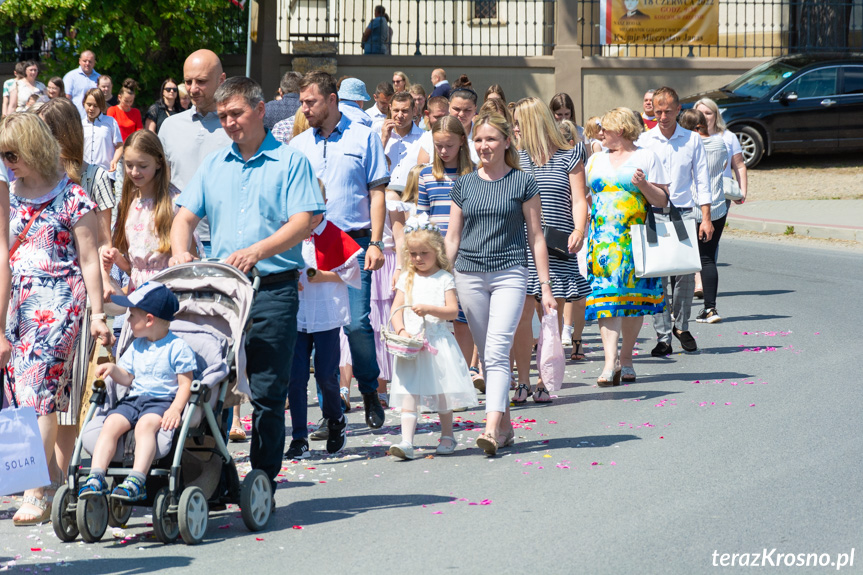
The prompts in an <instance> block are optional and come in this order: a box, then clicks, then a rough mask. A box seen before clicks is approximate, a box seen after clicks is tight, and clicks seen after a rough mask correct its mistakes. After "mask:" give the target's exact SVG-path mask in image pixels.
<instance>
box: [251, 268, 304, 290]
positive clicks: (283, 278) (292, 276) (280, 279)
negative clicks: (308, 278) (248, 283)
mask: <svg viewBox="0 0 863 575" xmlns="http://www.w3.org/2000/svg"><path fill="white" fill-rule="evenodd" d="M298 279H300V272H298V271H297V270H288V271H286V272H279V273H277V274H270V275H268V276H261V285H262V286H266V285H272V284H280V283H284V282H287V281H296V280H298Z"/></svg>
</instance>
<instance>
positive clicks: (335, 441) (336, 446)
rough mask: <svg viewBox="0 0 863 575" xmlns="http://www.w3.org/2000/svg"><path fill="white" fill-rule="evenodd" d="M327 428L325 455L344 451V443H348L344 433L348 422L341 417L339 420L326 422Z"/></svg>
mask: <svg viewBox="0 0 863 575" xmlns="http://www.w3.org/2000/svg"><path fill="white" fill-rule="evenodd" d="M327 427H328V428H329V430H330V433H329V437H327V453H338V452H339V451H341V450H342V449H344V447H345V443H347V441H348V435H347V433H346V432H347V429H348V421H347V420H346V419H345V416H344V415H343V416H341V417H340V418H339V419H329V420H327Z"/></svg>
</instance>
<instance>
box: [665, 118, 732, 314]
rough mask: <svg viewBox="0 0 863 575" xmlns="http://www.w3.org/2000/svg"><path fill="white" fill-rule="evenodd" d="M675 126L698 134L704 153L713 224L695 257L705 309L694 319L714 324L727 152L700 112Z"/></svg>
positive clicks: (725, 207) (724, 203)
mask: <svg viewBox="0 0 863 575" xmlns="http://www.w3.org/2000/svg"><path fill="white" fill-rule="evenodd" d="M677 122H678V123H679V124H680V125H681V126H682V127H684V128H686V129H687V130H692V131H693V132H697V133H698V135H699V136H701V143H703V144H704V151H705V152H706V153H707V173H708V175H709V180H710V193H711V195H712V198H713V201H712V203H711V204H710V219H711V220H712V222H713V236H712V237H711V238H710V240H709V241H706V242H705V241H701V240H699V241H698V253H699V254H700V255H701V285H702V286H703V288H702V289H703V290H704V308H703V309H702V310H701V311H700V312H698V315H697V316H695V321H697V322H698V323H717V322H720V321H722V317H721V316H720V315H719V312H718V311H716V293H717V291H718V290H719V270H717V268H716V252H717V250H718V249H719V240H720V239H721V238H722V230H723V229H725V218H726V217H728V205H727V204H726V202H725V190H724V189H723V187H722V177H723V175H724V172H725V166H726V165H728V149H727V148H726V146H725V141H724V140H723V139H722V136H721V135H719V134H714V135H712V136H710V135H709V134H708V131H707V119H706V118H705V117H704V114H702V113H701V112H700V111H699V110H695V109H690V110H686V111H684V112H683V113H682V114H681V115H680V118H679V119H678V120H677ZM695 216H696V220H697V221H698V222H701V217H702V216H701V212H700V211H699V210H696V212H695Z"/></svg>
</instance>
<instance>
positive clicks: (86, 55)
mask: <svg viewBox="0 0 863 575" xmlns="http://www.w3.org/2000/svg"><path fill="white" fill-rule="evenodd" d="M95 66H96V55H95V54H94V53H93V52H91V51H90V50H84V51H83V52H81V56H80V57H79V58H78V67H77V68H75V69H74V70H72V71H70V72H69V73H67V74H66V75H65V76H63V86H64V87H65V88H66V97H67V98H69V99H70V100H72V103H73V104H75V107H76V108H78V113H79V114H81V118H86V117H87V113H86V112H85V111H84V94H86V93H87V91H88V90H91V89H92V88H95V87H96V86H97V82H98V81H99V72H97V71H96V70H94V69H93V68H95Z"/></svg>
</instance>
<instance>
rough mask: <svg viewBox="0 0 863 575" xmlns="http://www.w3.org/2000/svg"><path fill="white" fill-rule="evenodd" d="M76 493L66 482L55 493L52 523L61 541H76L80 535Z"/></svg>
mask: <svg viewBox="0 0 863 575" xmlns="http://www.w3.org/2000/svg"><path fill="white" fill-rule="evenodd" d="M74 504H75V495H74V494H73V493H72V490H71V489H69V486H68V485H66V484H64V485H62V486H61V487H60V489H58V490H57V493H56V494H54V505H53V506H52V507H51V525H52V526H53V527H54V533H55V534H56V535H57V537H58V538H59V539H60V541H64V542H67V543H68V542H69V541H74V540H75V538H76V537H77V536H78V524H77V523H76V518H75V508H74V507H73V505H74Z"/></svg>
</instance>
